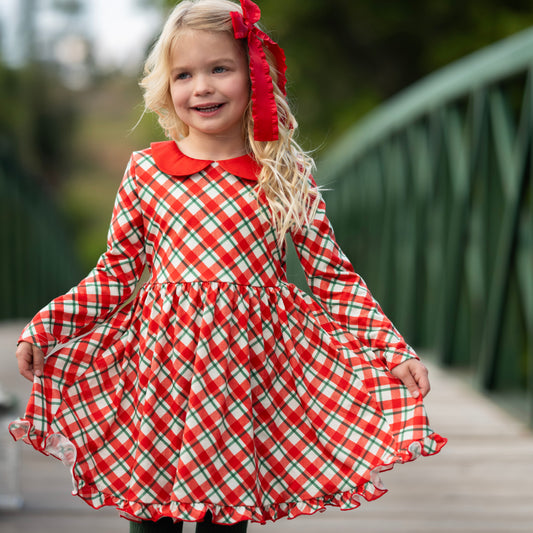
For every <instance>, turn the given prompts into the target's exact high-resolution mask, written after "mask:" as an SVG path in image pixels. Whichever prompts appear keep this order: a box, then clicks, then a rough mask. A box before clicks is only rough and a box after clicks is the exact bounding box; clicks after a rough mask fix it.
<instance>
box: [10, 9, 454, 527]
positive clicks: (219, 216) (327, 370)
mask: <svg viewBox="0 0 533 533" xmlns="http://www.w3.org/2000/svg"><path fill="white" fill-rule="evenodd" d="M259 16H260V11H259V8H258V7H257V6H256V5H255V4H254V3H253V2H251V0H241V6H239V5H236V4H234V3H233V2H230V1H229V0H196V1H184V2H182V3H180V4H179V5H178V6H177V7H176V8H175V9H174V11H173V12H172V13H171V15H170V17H169V19H168V21H167V23H166V25H165V27H164V29H163V31H162V34H161V36H160V38H159V40H158V42H157V43H156V45H155V47H154V49H153V51H152V53H151V54H150V56H149V58H148V60H147V63H146V70H145V77H144V78H143V80H142V83H141V85H142V87H143V88H144V91H145V102H146V107H147V109H149V110H151V111H154V112H156V113H157V114H158V116H159V121H160V123H161V126H162V127H163V128H164V130H165V132H166V133H167V135H168V137H169V138H170V139H171V140H170V141H167V142H160V143H155V144H152V145H151V147H150V148H148V149H146V150H142V151H140V152H136V153H134V154H133V155H132V157H131V160H130V162H129V164H128V166H127V170H126V173H125V177H124V179H123V181H122V184H121V186H120V189H119V192H118V197H117V200H116V204H115V208H114V211H113V218H112V223H111V228H110V232H109V237H108V246H107V250H106V252H105V253H104V254H103V255H102V257H101V258H100V260H99V261H98V263H97V265H96V267H95V269H94V270H93V271H92V272H91V273H90V274H89V275H88V276H87V277H86V278H85V279H84V280H82V281H81V282H80V284H79V285H78V286H77V287H75V288H73V289H72V290H71V291H70V292H68V293H67V294H65V295H63V296H60V297H59V298H57V299H55V300H54V301H52V302H51V303H50V304H49V305H48V306H46V307H45V308H44V309H42V310H41V311H40V312H39V313H38V314H37V315H36V316H35V318H34V319H33V320H32V321H31V322H30V324H29V325H28V326H27V327H26V328H25V330H24V331H23V333H22V335H21V337H20V341H19V346H18V349H17V357H18V362H19V367H20V372H21V374H22V375H23V376H25V377H27V378H28V379H31V380H33V390H32V395H31V400H30V402H29V405H28V407H27V411H26V415H25V418H23V419H20V420H18V421H16V422H13V423H12V424H11V427H10V429H11V433H12V435H13V436H14V438H15V439H23V440H24V441H26V442H27V443H30V444H32V445H33V446H34V447H35V448H36V449H37V450H39V451H42V452H43V453H45V454H52V455H54V456H56V457H58V458H60V459H62V460H63V462H64V463H66V464H67V465H68V466H69V467H70V469H71V472H72V477H73V482H74V493H75V494H77V495H79V496H80V497H82V498H83V499H84V500H86V501H87V502H88V503H89V504H90V505H92V506H94V507H101V506H103V505H112V506H115V507H116V508H117V509H118V510H119V511H120V513H121V515H122V516H124V517H126V518H128V519H129V520H131V521H133V525H132V531H180V529H181V524H182V522H183V521H193V522H199V524H198V531H216V530H217V529H222V530H224V531H228V532H229V531H245V528H246V523H247V521H249V520H251V521H254V522H260V523H265V522H266V521H269V520H272V521H273V520H277V519H278V518H281V517H284V516H288V517H289V518H293V517H296V516H298V515H302V514H312V513H314V512H316V511H322V510H324V509H325V507H326V506H327V505H334V506H337V507H340V508H341V509H352V508H355V507H357V506H359V503H360V501H361V500H362V499H366V500H373V499H375V498H377V497H379V496H381V495H382V494H383V493H384V492H385V489H384V488H383V486H382V485H381V483H380V479H379V472H381V471H383V470H387V469H389V468H391V467H392V465H394V464H395V463H398V462H406V461H410V460H412V459H414V458H415V457H416V456H418V455H419V454H420V453H421V454H423V455H430V454H434V453H436V452H438V451H439V450H440V448H441V447H442V446H443V445H444V443H445V439H443V438H442V437H440V436H439V435H437V434H435V433H433V432H432V431H431V430H430V429H429V427H428V425H427V419H426V415H425V412H424V407H423V404H422V398H423V396H425V395H426V394H427V393H428V391H429V382H428V377H427V371H426V369H425V367H424V366H423V365H422V363H420V361H419V360H418V358H417V356H416V355H415V353H414V352H413V351H412V350H411V348H410V347H409V346H407V345H406V343H405V342H404V340H403V339H402V337H401V336H400V335H399V333H398V332H397V331H396V330H395V328H394V326H393V325H392V324H391V322H390V321H389V320H388V319H387V318H386V317H385V316H384V315H383V313H382V311H381V309H380V307H379V305H378V304H377V303H376V302H375V300H374V299H373V298H372V296H371V295H370V293H369V292H368V290H367V288H366V286H365V284H364V282H363V281H362V279H361V278H360V277H359V276H358V275H357V274H355V273H354V271H353V269H352V267H351V265H350V264H349V262H348V260H347V259H346V257H345V256H344V255H343V253H342V251H341V250H340V249H339V247H338V245H337V244H336V242H335V239H334V235H333V231H332V229H331V227H330V225H329V222H328V219H327V218H326V213H325V205H324V202H323V200H322V198H321V196H320V193H319V191H318V189H317V186H316V184H315V183H314V181H313V179H312V178H311V175H310V172H311V169H312V160H311V159H310V158H309V157H308V156H307V155H306V154H305V153H304V152H303V151H302V150H301V149H300V148H299V146H298V145H297V144H296V142H295V140H294V134H295V131H296V127H297V124H296V121H295V119H294V117H293V115H292V114H291V112H290V110H289V107H288V105H287V101H286V98H285V58H284V54H283V51H282V50H281V48H279V47H278V45H277V44H275V43H274V42H273V41H272V40H271V39H270V38H269V37H268V36H267V35H266V34H265V33H263V32H262V31H261V30H260V29H259V28H258V27H257V25H256V23H257V21H258V20H259ZM287 235H290V237H291V238H292V241H293V242H294V244H295V247H296V250H297V253H298V255H299V258H300V261H301V263H302V266H303V268H304V270H305V272H306V274H307V279H308V282H309V285H310V287H311V289H312V291H313V294H314V297H315V298H314V299H313V298H311V297H309V296H308V295H306V293H304V292H302V291H301V290H300V289H298V288H297V287H295V286H294V285H292V284H289V283H288V282H287V280H286V276H285V237H286V236H287ZM145 267H147V270H148V272H149V279H148V281H147V282H146V283H144V284H143V285H142V287H141V288H140V290H139V291H138V293H137V294H136V295H135V297H133V298H130V296H131V295H132V293H133V292H134V289H135V287H136V284H137V282H138V280H139V278H140V276H141V274H142V273H143V270H144V269H145ZM43 358H45V360H44V359H43ZM43 361H44V364H43ZM217 524H218V525H217Z"/></svg>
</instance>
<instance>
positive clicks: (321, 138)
mask: <svg viewBox="0 0 533 533" xmlns="http://www.w3.org/2000/svg"><path fill="white" fill-rule="evenodd" d="M143 1H144V2H147V1H150V0H143ZM152 1H153V2H155V3H158V4H160V5H162V6H164V7H165V8H169V7H172V6H174V5H175V4H176V2H175V1H174V0H152ZM257 3H258V5H259V6H260V8H261V10H262V13H263V22H264V25H265V27H266V28H267V29H269V30H271V35H272V36H273V38H275V39H276V40H278V41H279V42H280V44H281V45H282V46H283V47H284V49H285V52H286V54H287V63H288V66H289V70H288V74H289V96H290V97H291V100H292V101H293V103H294V104H295V107H296V111H297V117H298V119H299V121H300V124H301V128H302V132H303V138H304V139H307V142H305V141H304V144H309V146H310V147H313V146H321V145H323V144H325V143H329V142H331V138H332V137H335V136H337V135H339V134H340V133H342V131H343V130H344V129H346V128H347V127H348V126H350V125H351V124H352V123H353V122H354V121H356V120H357V119H358V118H360V117H361V115H363V114H364V113H366V112H367V111H368V110H370V109H371V108H372V107H374V106H375V105H377V104H378V103H379V102H380V101H382V100H384V99H386V98H388V97H390V96H391V95H393V94H394V93H396V92H398V91H399V90H401V89H402V88H404V87H406V86H408V85H410V84H411V83H413V82H414V81H416V80H417V79H419V78H421V77H423V76H425V75H426V74H428V73H430V72H431V71H433V70H435V69H438V68H440V67H442V66H444V65H445V64H447V63H449V62H451V61H453V60H455V59H458V58H460V57H462V56H464V55H466V54H468V53H471V52H473V51H474V50H477V49H479V48H482V47H483V46H486V45H488V44H490V43H492V42H495V41H497V40H499V39H502V38H504V37H506V36H508V35H511V34H512V33H515V32H517V31H519V30H521V29H524V28H526V27H528V26H530V25H532V24H533V0H507V1H506V2H502V1H501V0H433V1H431V2H428V1H427V0H357V1H354V0H331V1H324V0H306V1H305V2H304V1H302V0H257Z"/></svg>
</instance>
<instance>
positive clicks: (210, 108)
mask: <svg viewBox="0 0 533 533" xmlns="http://www.w3.org/2000/svg"><path fill="white" fill-rule="evenodd" d="M219 107H220V105H213V106H211V107H197V108H196V109H198V111H207V112H209V111H216V110H217V109H218V108H219Z"/></svg>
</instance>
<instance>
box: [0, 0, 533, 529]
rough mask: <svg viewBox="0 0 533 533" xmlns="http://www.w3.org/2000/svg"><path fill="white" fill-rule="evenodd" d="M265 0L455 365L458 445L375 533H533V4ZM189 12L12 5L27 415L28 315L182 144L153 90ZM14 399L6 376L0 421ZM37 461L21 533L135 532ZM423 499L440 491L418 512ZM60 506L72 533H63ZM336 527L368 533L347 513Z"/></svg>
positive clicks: (2, 234) (386, 267)
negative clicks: (153, 51)
mask: <svg viewBox="0 0 533 533" xmlns="http://www.w3.org/2000/svg"><path fill="white" fill-rule="evenodd" d="M258 3H259V5H260V7H261V10H262V13H263V19H262V20H263V24H264V26H265V27H266V28H267V29H269V30H270V33H271V35H272V37H273V38H274V39H275V40H277V41H278V42H279V43H280V44H281V45H282V47H283V48H284V50H285V52H286V55H287V64H288V77H289V85H288V92H289V98H290V100H291V103H292V105H293V108H294V110H295V112H296V116H297V118H298V121H299V123H300V142H301V144H302V145H303V146H304V147H305V148H306V149H309V150H313V151H314V153H315V155H316V158H317V161H318V173H317V176H318V180H319V182H320V183H321V184H323V185H324V186H325V187H326V188H327V189H330V190H329V191H326V192H325V195H326V196H327V197H326V201H327V204H328V213H329V216H330V218H331V219H332V221H333V225H334V227H335V231H336V236H337V239H338V241H339V243H340V244H341V247H342V248H343V250H344V251H345V252H346V253H347V255H348V256H349V258H350V259H351V260H352V262H353V264H354V265H355V268H356V270H357V271H358V272H359V273H361V274H362V275H363V277H364V278H365V279H366V280H367V282H368V284H369V286H370V288H371V289H372V292H373V293H374V295H375V296H376V297H377V299H378V301H380V303H381V304H382V306H383V308H384V310H385V312H386V313H387V314H388V315H389V316H390V317H391V318H392V319H393V321H394V322H395V324H396V325H397V326H398V327H399V329H400V331H401V332H402V333H403V335H404V336H405V337H406V338H407V340H408V342H409V343H410V344H413V345H414V346H415V347H416V348H417V349H419V350H420V351H421V353H423V356H424V358H425V360H428V361H430V362H431V363H436V367H435V369H434V370H432V376H434V381H433V384H434V389H435V392H432V394H431V396H430V398H429V407H430V413H431V414H432V415H433V414H436V418H435V419H436V420H437V424H436V427H435V429H437V430H441V431H442V433H443V434H444V435H445V436H447V437H450V443H449V445H448V447H447V448H445V451H444V453H443V454H439V456H438V457H437V458H435V459H432V460H431V461H434V462H432V463H431V464H434V465H435V466H434V467H432V468H433V470H427V468H428V467H427V466H426V465H425V464H424V465H423V466H422V469H423V472H425V475H423V474H420V475H413V477H412V478H410V481H409V479H408V478H406V477H399V478H397V479H398V481H397V483H398V488H399V490H398V491H397V492H396V494H397V495H398V496H396V498H398V497H399V498H400V499H396V500H395V499H394V498H392V497H391V499H390V500H387V501H390V502H391V503H390V504H387V503H385V504H383V505H384V507H380V506H378V505H376V507H374V509H375V511H372V510H370V511H369V512H370V515H366V516H368V517H369V523H368V527H367V528H365V526H364V524H365V522H364V516H365V515H361V516H362V517H363V522H362V524H363V527H362V529H361V530H366V531H375V532H376V533H379V532H381V531H390V530H391V529H392V528H394V529H395V530H398V531H411V532H412V531H427V530H435V531H442V532H444V531H446V532H447V533H448V532H450V531H457V532H462V533H464V532H467V531H468V532H470V531H472V532H474V531H481V530H483V531H494V532H499V533H501V532H503V531H505V532H508V531H530V530H531V520H532V519H533V518H532V517H531V512H532V508H531V495H533V472H531V468H532V467H533V461H532V456H531V453H533V446H532V440H531V439H532V438H533V437H532V434H531V431H530V430H531V427H532V426H533V165H532V161H533V150H532V146H533V0H505V1H504V0H431V1H427V0H305V1H304V0H259V2H258ZM173 5H174V2H173V1H164V0H0V253H1V257H2V259H1V260H0V360H2V361H3V363H2V365H1V366H0V370H1V372H0V385H2V384H4V385H8V387H6V390H7V392H8V393H9V394H11V393H15V394H16V395H17V396H18V398H19V403H20V405H19V407H22V406H23V405H24V403H25V401H26V399H27V391H25V390H24V389H23V386H22V385H21V382H22V381H23V380H22V378H20V377H19V376H17V374H16V368H15V365H14V362H13V361H14V359H13V354H12V351H13V347H14V345H15V343H16V338H17V336H18V333H19V331H20V329H21V327H22V325H23V324H24V322H25V320H26V319H28V318H29V317H31V316H33V314H34V313H35V312H36V311H37V310H38V309H39V308H40V307H42V306H43V305H44V304H46V303H47V302H48V301H50V299H52V298H53V297H55V296H57V295H58V294H61V293H63V292H65V291H66V290H68V289H69V288H70V287H72V286H73V285H75V284H76V283H77V282H78V281H79V280H80V279H81V278H82V277H83V276H84V275H85V274H86V273H87V272H88V270H89V269H91V268H92V267H93V266H94V264H95V262H96V260H97V258H98V256H99V255H100V254H101V253H102V252H103V251H104V250H105V240H106V233H107V228H108V224H109V220H110V216H111V209H112V206H113V201H114V197H115V193H116V190H117V187H118V185H119V182H120V180H121V178H122V175H123V171H124V168H125V165H126V163H127V160H128V158H129V155H130V153H131V152H132V151H133V150H137V149H142V148H144V147H146V146H147V145H148V144H149V143H150V142H153V141H157V140H162V139H163V136H162V133H161V132H160V131H159V128H158V126H157V122H156V120H155V119H154V117H152V116H150V115H143V103H142V95H141V91H140V89H139V87H138V81H139V79H140V76H141V73H142V65H143V60H144V58H145V57H146V54H147V51H148V50H149V48H150V46H151V44H152V43H153V41H154V39H155V38H156V37H157V34H158V31H159V29H160V26H161V24H162V21H163V20H164V18H165V16H166V14H167V13H168V10H169V9H170V8H171V7H172V6H173ZM291 264H292V265H296V262H295V261H294V255H293V256H292V261H289V267H290V274H291V276H293V278H294V279H295V280H299V282H300V283H305V281H304V280H302V276H301V272H299V271H298V267H297V265H296V267H294V268H293V267H291ZM2 357H3V359H1V358H2ZM439 367H440V369H445V370H446V371H445V372H441V370H439V369H438V368H439ZM17 379H18V381H17ZM465 381H466V385H465ZM26 385H29V384H26ZM475 391H477V392H480V393H481V395H479V396H476V395H475V394H474V393H475ZM9 394H8V396H9ZM486 396H488V397H489V398H490V401H489V402H487V401H485V400H486V398H485V397H486ZM1 397H2V394H1V387H0V418H1V416H2V398H1ZM6 397H7V396H6ZM493 400H496V402H493ZM6 405H7V408H8V409H10V410H11V411H13V410H16V408H15V407H14V406H13V404H10V403H9V402H8V401H6V400H5V398H4V406H6ZM496 406H504V407H505V411H501V410H499V408H497V407H496ZM11 411H10V413H11ZM508 413H511V415H509V414H508ZM10 417H11V418H13V416H12V414H9V416H7V415H6V412H5V407H4V419H3V421H4V422H6V423H7V421H8V420H9V419H10ZM517 420H518V421H519V422H516V421H517ZM0 422H2V420H0ZM0 426H1V423H0ZM3 434H4V437H6V438H8V436H7V432H4V433H2V432H1V431H0V496H1V495H2V483H1V482H2V480H5V479H8V476H7V475H6V474H5V473H4V472H3V471H2V470H1V468H2V466H3V465H4V466H7V467H11V471H12V472H11V474H10V475H11V478H9V479H12V480H13V486H15V485H16V483H15V481H16V479H15V478H16V475H15V472H16V471H17V468H16V466H15V465H16V462H15V461H14V460H13V461H12V460H10V459H9V456H8V455H5V453H6V452H5V450H8V451H9V450H10V448H9V447H8V446H6V444H5V443H3V442H1V438H2V435H3ZM25 448H26V447H25ZM446 450H449V451H448V455H446V453H447V452H446ZM2 452H4V456H3V457H2ZM13 453H15V452H13ZM23 453H24V454H26V455H24V456H23V458H24V461H23V462H24V464H26V465H27V467H26V468H27V470H26V471H25V473H24V471H23V475H24V476H25V477H23V480H22V488H23V494H24V498H25V500H26V507H25V511H24V513H21V514H20V515H13V516H11V517H10V518H9V520H10V521H9V520H8V521H7V522H6V521H3V522H2V521H0V531H2V533H3V532H4V531H6V532H8V533H10V532H11V531H26V530H28V531H29V530H33V525H32V526H31V527H30V526H29V525H28V524H30V523H31V524H38V526H36V527H40V528H41V529H40V530H42V531H46V532H48V531H63V530H65V531H67V530H70V529H73V528H74V527H76V528H77V530H78V531H80V533H81V532H82V531H89V530H90V531H93V530H94V524H95V523H96V524H100V522H98V520H102V524H103V523H104V522H105V524H106V525H105V526H104V525H102V526H101V527H100V526H98V525H97V527H100V529H102V531H109V532H111V531H115V529H112V527H111V526H110V525H109V524H114V522H107V520H108V518H109V519H110V517H111V516H112V512H111V511H110V512H109V514H105V513H103V514H102V513H100V514H99V515H98V516H99V517H100V518H98V519H96V518H94V515H93V514H91V515H89V514H87V521H86V522H87V529H79V526H78V524H77V523H76V517H77V516H78V513H79V512H81V504H80V507H79V508H78V507H70V505H71V504H70V503H68V504H67V503H66V501H64V499H65V498H69V497H68V495H66V494H67V492H68V491H66V492H65V491H64V490H63V489H64V487H60V486H59V484H57V486H56V485H55V483H56V482H55V481H54V482H50V481H49V480H52V479H54V480H55V479H56V477H54V476H56V474H52V470H51V468H52V467H48V466H47V465H48V462H44V461H42V462H38V459H36V458H34V456H35V455H36V454H33V453H32V452H31V450H30V451H24V452H23ZM33 461H35V463H34V462H33ZM495 463H497V464H498V465H499V466H497V465H496V464H495ZM37 465H38V466H37ZM48 468H50V470H48ZM58 468H59V469H61V466H58ZM36 469H39V472H40V474H39V476H37V477H36V475H35V471H36ZM410 471H411V470H410ZM43 472H46V475H42V473H43ZM54 472H55V470H54ZM413 472H416V471H413ZM58 475H59V474H58ZM38 480H40V481H38ZM406 480H407V483H406ZM436 480H438V483H436V482H435V481H436ZM457 480H459V481H457ZM518 480H520V482H519V483H517V481H518ZM65 482H66V483H67V484H68V480H67V479H66V478H65ZM436 485H438V487H439V491H440V492H439V495H438V499H436V500H435V499H434V498H433V496H432V494H433V493H434V489H435V486H436ZM6 486H7V488H8V489H9V487H10V485H6V484H5V481H4V490H5V489H6ZM54 487H55V488H54ZM51 488H52V489H53V490H50V489H51ZM9 490H10V489H9ZM393 492H394V491H393ZM12 493H13V494H16V490H14V489H13V491H12ZM63 493H65V494H63ZM402 497H404V500H401V498H402ZM425 498H428V500H427V501H428V503H427V504H426V499H425ZM384 500H385V499H384ZM413 501H420V502H422V501H423V502H424V504H423V505H420V506H419V508H418V509H417V513H412V514H411V513H408V515H409V516H403V521H402V520H400V518H399V517H400V515H402V513H403V515H406V513H405V512H404V511H405V509H406V508H407V507H409V506H410V505H412V502H413ZM17 502H18V500H15V503H16V504H17V505H18V503H17ZM380 502H381V500H380ZM0 503H1V501H0ZM443 504H444V505H443ZM380 505H382V504H380ZM387 505H390V507H387ZM15 507H16V505H15ZM43 509H44V510H45V511H46V513H47V514H46V513H45V514H44V515H43V516H44V518H45V520H44V521H43V520H41V519H42V516H41V511H42V510H43ZM84 509H85V507H84ZM371 509H372V508H371ZM28 513H29V514H28ZM61 513H63V515H62V516H63V518H64V521H63V522H61V524H70V522H69V520H70V521H72V522H73V523H74V525H73V526H72V527H70V526H69V527H68V528H67V527H66V526H65V528H64V529H61V528H59V529H58V528H57V527H56V526H57V523H58V522H57V521H58V519H59V518H58V516H59V514H61ZM87 513H88V511H87ZM372 513H375V515H373V514H372ZM415 514H416V517H415ZM26 515H27V517H26ZM113 516H114V515H113ZM328 516H331V515H328V513H326V518H325V519H329V518H328ZM32 517H33V518H32ZM26 518H27V519H28V520H30V522H23V520H25V519H26ZM31 520H34V522H31ZM94 520H96V522H94ZM317 520H318V519H317ZM387 520H388V522H387ZM399 520H400V521H399ZM296 522H298V521H296ZM291 523H292V522H291ZM323 523H324V522H317V528H316V530H317V531H318V530H320V531H323V525H322V524H323ZM359 523H360V524H361V522H359ZM377 523H380V524H381V527H382V529H379V527H377V526H376V524H377ZM21 524H23V525H21ZM309 524H311V522H309ZM332 524H336V525H337V526H339V527H337V526H335V527H336V529H337V531H339V532H341V531H352V530H353V523H352V522H349V521H348V519H347V518H346V522H342V524H344V526H342V524H341V522H332ZM89 527H90V528H91V529H89ZM113 527H116V531H121V530H122V529H121V527H122V525H121V524H118V523H117V525H116V526H113ZM276 527H277V525H276V526H274V525H273V526H272V528H271V529H272V531H275V530H281V529H282V530H284V531H289V530H290V529H287V527H288V526H287V525H286V523H285V522H284V523H280V524H279V528H281V529H276ZM293 527H294V529H293V530H294V531H296V530H297V528H298V527H300V526H299V524H297V525H294V526H293ZM343 527H344V529H343ZM402 527H403V529H402ZM439 527H440V529H439ZM2 528H5V529H2ZM9 528H12V529H9ZM24 528H26V529H24ZM47 528H48V529H47ZM308 530H309V531H314V529H312V528H310V529H308Z"/></svg>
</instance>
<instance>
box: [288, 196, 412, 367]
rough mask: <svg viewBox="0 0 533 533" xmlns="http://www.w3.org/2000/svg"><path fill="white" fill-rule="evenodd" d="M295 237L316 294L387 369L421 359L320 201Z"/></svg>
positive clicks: (336, 318) (330, 311) (330, 314)
mask: <svg viewBox="0 0 533 533" xmlns="http://www.w3.org/2000/svg"><path fill="white" fill-rule="evenodd" d="M291 237H292V240H293V243H294V246H295V248H296V252H297V254H298V257H299V259H300V262H301V264H302V267H303V270H304V272H305V275H306V278H307V282H308V284H309V287H310V288H311V290H312V292H313V295H314V296H315V297H316V299H317V300H318V301H319V303H320V304H321V305H322V307H323V308H324V309H325V310H326V311H327V313H328V314H329V316H330V317H331V318H332V319H333V320H334V321H336V322H337V323H338V324H340V325H341V326H342V327H343V328H344V329H346V330H347V331H349V332H350V333H351V334H352V335H354V336H355V337H357V338H358V339H359V341H360V342H361V343H362V344H363V345H365V346H367V347H369V348H370V349H371V350H372V351H373V353H374V354H375V355H376V357H379V358H382V359H383V360H384V362H385V363H386V364H387V366H388V368H389V369H392V368H394V367H395V366H397V365H399V364H400V363H403V362H404V361H406V360H407V359H411V358H418V356H417V355H416V353H415V352H414V351H413V349H412V348H411V347H410V346H408V345H407V343H406V342H405V340H404V339H403V338H402V336H401V335H400V334H399V332H398V331H397V330H396V328H395V327H394V325H393V324H392V322H391V321H390V320H389V319H388V318H387V317H386V316H385V315H384V313H383V311H382V310H381V308H380V306H379V304H378V303H377V302H376V300H375V299H374V298H373V297H372V295H371V293H370V291H369V290H368V288H367V286H366V284H365V282H364V281H363V279H362V278H361V277H360V276H359V275H358V274H356V273H355V271H354V269H353V267H352V265H351V264H350V262H349V260H348V258H347V257H346V256H345V255H344V253H343V252H342V250H341V249H340V247H339V245H338V244H337V242H336V240H335V235H334V232H333V228H332V227H331V224H330V222H329V220H328V218H327V216H326V205H325V202H324V200H323V199H322V198H321V199H320V204H319V206H318V209H317V212H316V215H315V217H314V219H313V220H312V221H311V224H310V225H309V226H308V227H304V228H303V229H301V230H293V231H292V232H291Z"/></svg>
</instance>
